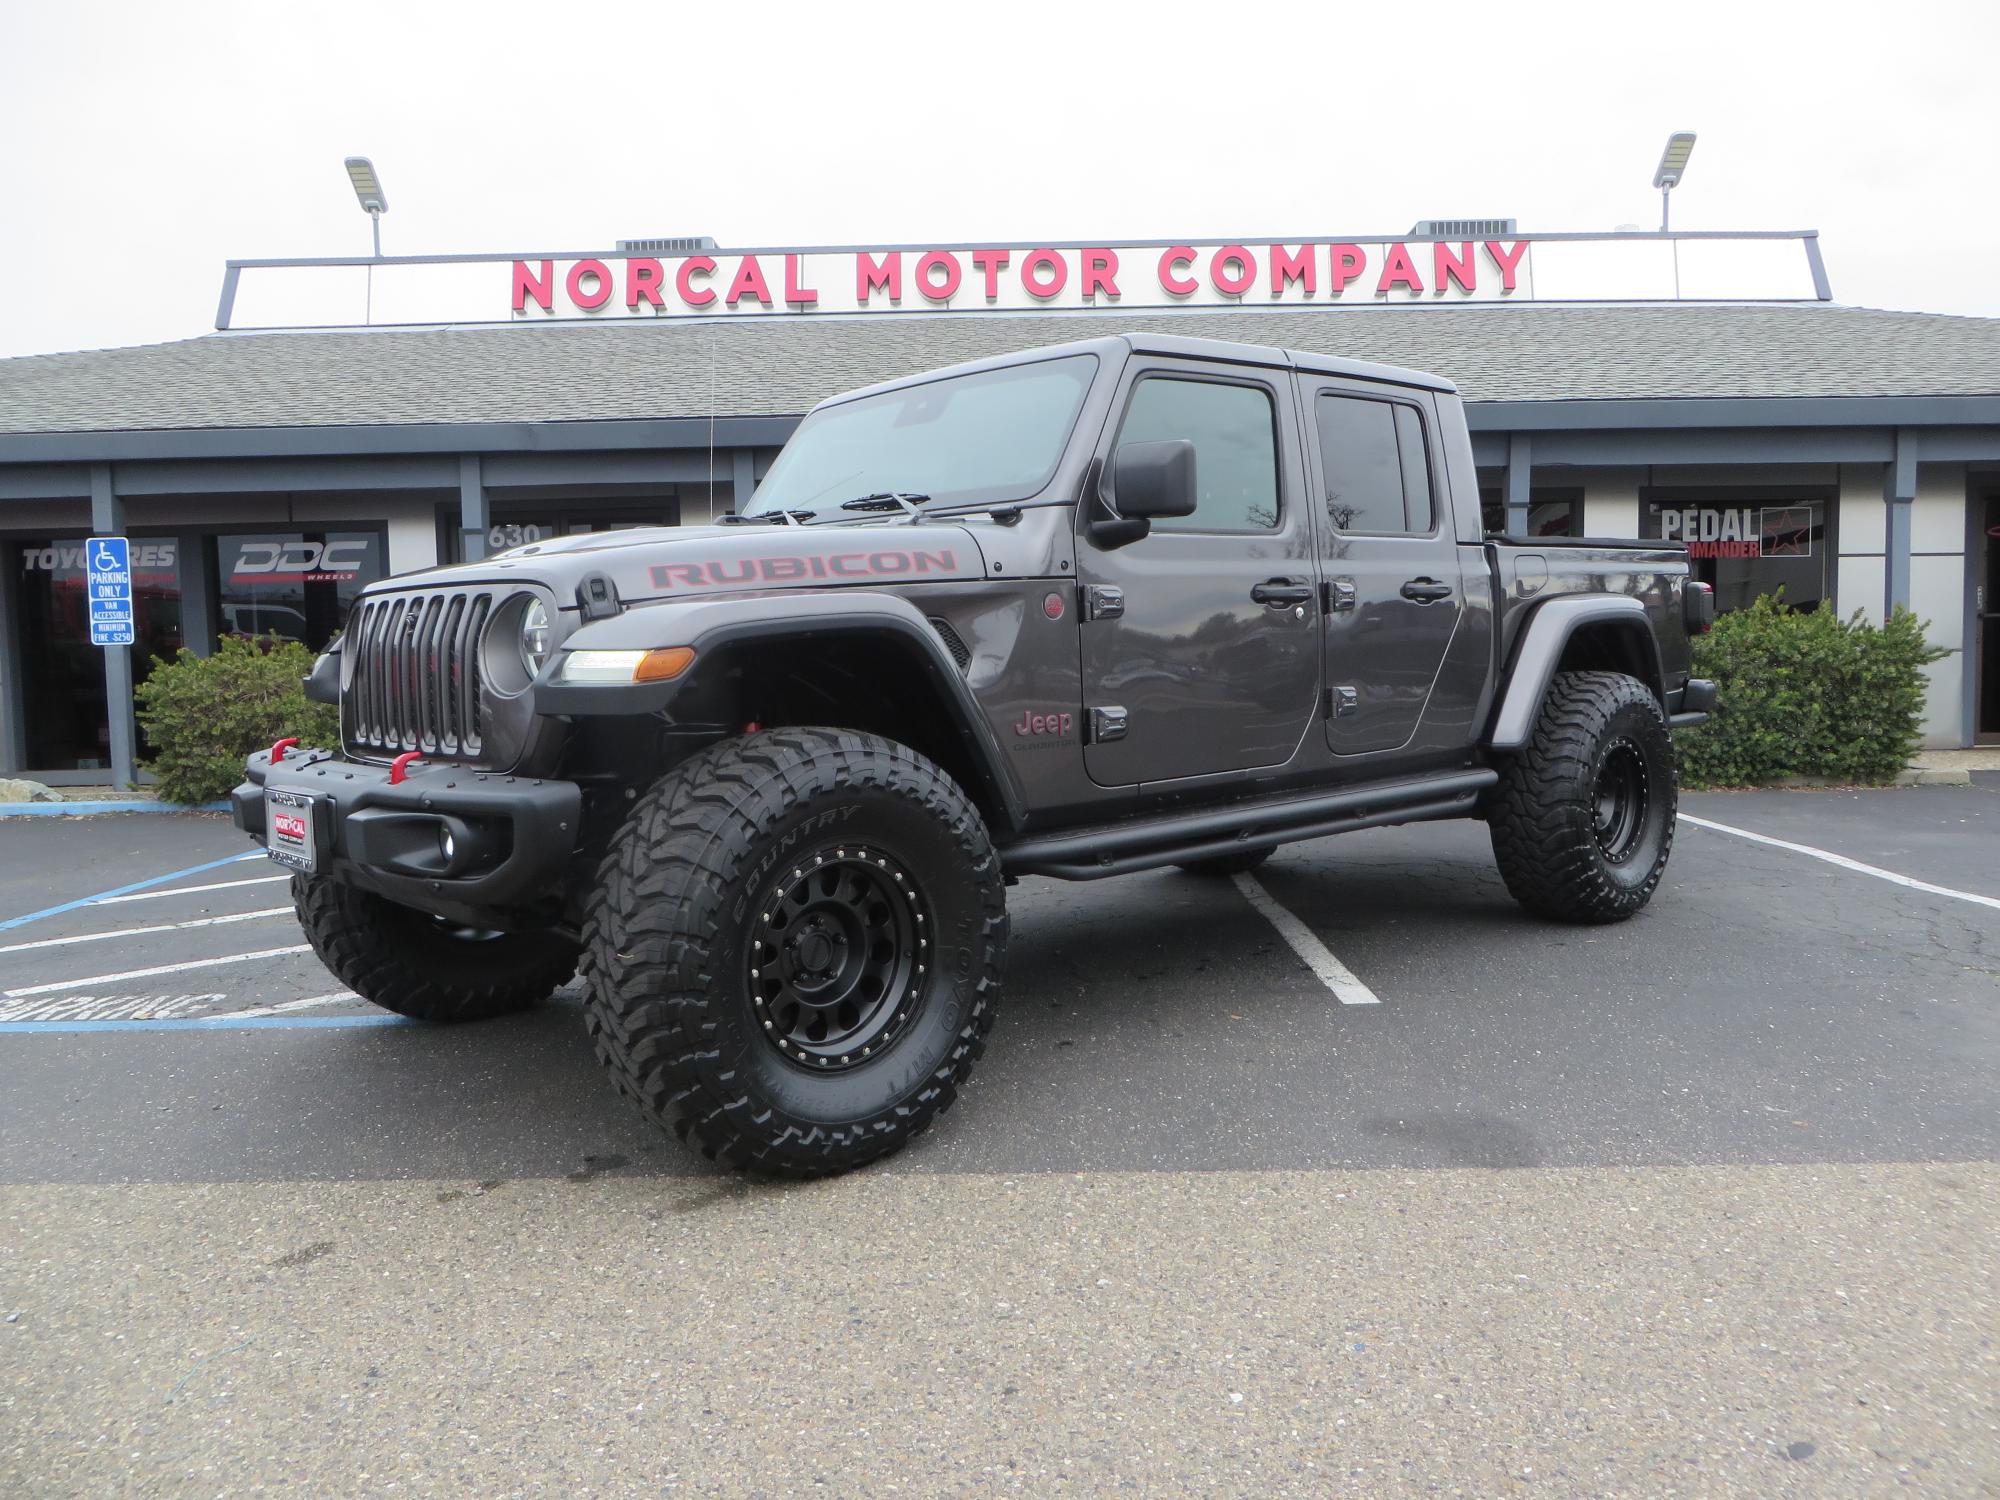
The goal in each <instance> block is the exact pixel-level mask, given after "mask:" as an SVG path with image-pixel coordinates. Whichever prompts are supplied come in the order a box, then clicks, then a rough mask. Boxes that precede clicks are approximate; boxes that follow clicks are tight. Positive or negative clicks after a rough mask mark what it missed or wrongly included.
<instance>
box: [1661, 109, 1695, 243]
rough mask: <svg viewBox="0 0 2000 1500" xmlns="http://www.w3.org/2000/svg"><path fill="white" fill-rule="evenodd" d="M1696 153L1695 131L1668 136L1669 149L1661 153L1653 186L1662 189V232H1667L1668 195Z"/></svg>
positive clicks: (1679, 132)
mask: <svg viewBox="0 0 2000 1500" xmlns="http://www.w3.org/2000/svg"><path fill="white" fill-rule="evenodd" d="M1692 155H1694V132H1693V131H1692V130H1676V131H1675V132H1674V133H1673V134H1672V135H1670V136H1668V137H1667V149H1666V150H1664V151H1662V152H1661V153H1660V165H1659V169H1658V170H1657V171H1655V172H1654V173H1653V186H1654V187H1656V188H1658V189H1659V190H1660V233H1661V234H1665V233H1666V232H1667V195H1668V194H1669V193H1671V192H1672V191H1673V190H1674V189H1675V188H1677V187H1679V186H1680V185H1681V177H1682V175H1683V174H1684V173H1686V171H1687V164H1688V158H1689V157H1690V156H1692Z"/></svg>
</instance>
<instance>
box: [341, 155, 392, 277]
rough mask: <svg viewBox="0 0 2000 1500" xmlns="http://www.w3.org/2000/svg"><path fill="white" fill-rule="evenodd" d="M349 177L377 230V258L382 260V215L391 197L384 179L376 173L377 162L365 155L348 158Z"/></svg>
mask: <svg viewBox="0 0 2000 1500" xmlns="http://www.w3.org/2000/svg"><path fill="white" fill-rule="evenodd" d="M347 178H348V181H350V182H352V183H353V184H354V196H355V197H356V198H358V199H360V200H361V207H362V210H363V212H365V213H366V214H367V215H368V222H369V225H370V226H371V227H372V228H373V229H374V231H375V258H376V259H377V260H380V259H381V258H382V215H384V214H386V213H387V212H388V211H389V197H388V194H386V193H384V192H383V191H382V179H381V178H380V177H378V176H376V175H375V163H374V162H372V161H370V160H369V159H368V158H367V157H365V156H350V157H348V158H347Z"/></svg>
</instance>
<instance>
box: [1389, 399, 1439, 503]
mask: <svg viewBox="0 0 2000 1500" xmlns="http://www.w3.org/2000/svg"><path fill="white" fill-rule="evenodd" d="M1393 410H1394V411H1395V413H1396V451H1397V452H1398V454H1400V455H1401V457H1402V460H1403V524H1404V527H1405V529H1407V530H1410V531H1429V530H1430V529H1431V522H1432V520H1433V513H1432V504H1431V456H1430V450H1429V449H1428V448H1426V447H1425V446H1424V419H1423V418H1422V417H1420V416H1418V415H1417V409H1416V408H1415V407H1414V406H1397V407H1395V408H1393Z"/></svg>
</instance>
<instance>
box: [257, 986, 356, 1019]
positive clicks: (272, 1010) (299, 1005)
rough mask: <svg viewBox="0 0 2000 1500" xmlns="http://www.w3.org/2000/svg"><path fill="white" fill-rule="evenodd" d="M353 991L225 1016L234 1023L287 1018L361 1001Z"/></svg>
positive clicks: (307, 998)
mask: <svg viewBox="0 0 2000 1500" xmlns="http://www.w3.org/2000/svg"><path fill="white" fill-rule="evenodd" d="M360 998H361V997H360V996H359V995H357V994H355V993H354V991H353V990H335V991H334V992H333V993H332V994H331V995H308V996H307V997H306V998H305V999H303V1000H287V1001H286V1002H285V1003H284V1004H282V1005H259V1006H255V1007H253V1008H252V1009H250V1010H229V1011H224V1012H223V1014H224V1015H226V1016H228V1017H229V1018H230V1019H231V1020H232V1021H241V1020H243V1019H244V1018H246V1017H248V1016H285V1015H290V1014H291V1013H292V1012H293V1011H295V1010H311V1009H312V1008H313V1007H314V1006H317V1005H334V1004H337V1003H339V1002H340V1001H342V1000H359V999H360Z"/></svg>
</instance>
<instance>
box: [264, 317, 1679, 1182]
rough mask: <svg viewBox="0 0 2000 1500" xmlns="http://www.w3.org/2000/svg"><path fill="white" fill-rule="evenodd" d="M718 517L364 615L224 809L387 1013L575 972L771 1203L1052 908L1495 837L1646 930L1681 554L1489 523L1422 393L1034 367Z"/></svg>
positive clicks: (447, 578) (894, 1139) (944, 399)
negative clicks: (1021, 920) (1357, 843)
mask: <svg viewBox="0 0 2000 1500" xmlns="http://www.w3.org/2000/svg"><path fill="white" fill-rule="evenodd" d="M724 520H725V522H726V523H727V524H723V525H716V526H702V527H681V528H667V529H660V530H646V531H625V532H619V533H616V534H615V535H593V536H579V537H569V538H564V539H562V540H558V541H551V542H541V543H536V544H533V545H530V546H524V547H517V548H515V549H513V550H512V551H509V552H505V553H503V554H501V555H499V556H497V557H493V558H489V559H486V560H485V561H481V562H472V563H466V564H464V565H462V566H458V567H449V568H440V569H437V570H435V571H432V572H426V573H419V574H414V575H409V576H405V577H400V578H394V579H390V580H387V581H386V582H383V583H381V584H377V585H375V586H373V587H371V588H369V589H368V590H367V591H366V592H365V593H364V594H363V595H362V597H361V598H360V599H359V601H357V603H356V605H355V607H354V610H353V613H352V615H351V616H350V618H349V620H348V622H347V627H346V629H345V631H344V632H343V633H342V635H341V636H340V638H339V639H338V640H337V641H336V642H335V644H334V645H333V646H332V647H330V648H329V650H328V652H327V654H326V655H324V656H322V657H321V658H320V660H319V661H318V663H317V664H316V665H315V668H314V670H313V674H312V676H311V678H310V679H308V689H309V691H310V692H311V693H312V694H313V696H315V697H316V698H321V699H324V700H327V701H335V700H337V701H338V702H339V704H340V722H341V741H342V743H341V744H340V746H339V747H337V748H334V747H326V748H312V749H300V748H298V747H297V746H296V745H295V744H293V743H292V742H290V741H280V742H279V744H278V745H276V746H274V747H272V749H271V750H270V751H268V752H264V753H260V754H258V755H255V756H253V757H251V759H250V762H249V765H248V779H247V780H246V781H245V783H244V784H243V785H242V786H240V787H239V788H237V790H236V793H235V796H234V811H235V818H236V821H237V822H238V824H239V825H240V826H241V827H243V828H244V829H245V830H246V831H247V832H249V833H250V834H251V835H252V837H254V838H256V839H257V840H258V841H260V842H261V843H263V844H264V845H265V847H266V848H267V849H268V850H269V851H270V853H271V855H272V857H273V858H274V859H277V860H279V861H280V862H282V863H283V864H285V865H287V866H288V867H290V868H291V869H292V870H293V871H295V872H296V873H295V878H294V880H293V886H292V889H293V897H294V900H295V901H296V903H297V906H298V912H299V919H300V922H301V923H302V924H303V926H304V928H305V931H306V935H307V937H308V938H309V939H310V940H311V942H312V945H313V947H314V949H315V950H316V951H317V952H318V953H319V955H320V957H321V958H323V959H324V960H325V962H326V965H327V967H328V968H329V969H331V970H332V971H333V973H334V974H335V975H336V976H337V977H338V978H339V979H340V980H341V982H342V983H344V984H347V985H349V986H351V987H352V988H353V989H354V990H355V992H356V993H358V994H360V995H361V996H363V997H364V998H366V999H368V1000H370V1001H372V1002H374V1003H376V1004H378V1005H381V1006H385V1007H387V1008H389V1009H390V1010H394V1011H398V1012H401V1013H402V1014H404V1015H409V1016H415V1017H420V1018H423V1019H426V1020H433V1021H458V1020H471V1019H476V1018H479V1017H484V1016H492V1015H497V1014H500V1013H503V1012H507V1011H512V1010H516V1009H519V1008H522V1007H525V1006H530V1005H533V1004H535V1003H537V1002H539V1001H541V1000H543V999H545V998H546V997H547V996H548V995H549V994H550V993H551V992H552V991H553V990H555V989H556V988H557V987H558V986H560V985H562V984H564V983H566V982H567V981H568V980H569V979H570V978H571V977H572V976H573V975H574V974H575V973H576V971H577V968H578V966H579V963H580V964H581V967H582V972H583V977H584V979H585V981H586V984H587V987H588V995H587V1002H586V1003H587V1016H588V1024H589V1028H590V1031H591V1034H592V1036H593V1037H594V1038H595V1042H596V1047H597V1051H598V1055H599V1057H600V1058H601V1059H602V1060H603V1062H604V1064H605V1066H606V1067H607V1068H608V1069H609V1070H610V1073H611V1076H612V1077H613V1078H614V1079H615V1080H616V1081H617V1084H618V1086H619V1087H620V1088H621V1089H622V1090H623V1091H624V1092H625V1093H626V1094H628V1095H629V1096H630V1097H631V1098H632V1099H633V1100H634V1101H635V1102H636V1103H637V1104H638V1106H639V1108H640V1109H641V1110H643V1111H644V1112H645V1113H647V1114H648V1115H650V1116H651V1117H652V1118H653V1119H655V1120H656V1121H658V1122H659V1123H660V1124H662V1125H663V1126H665V1127H667V1128H668V1129H670V1130H672V1131H674V1132H676V1133H677V1134H678V1135H680V1136H681V1137H682V1138H683V1139H684V1140H687V1141H689V1142H691V1143H692V1144H694V1145H695V1146H698V1147H699V1148H700V1149H702V1150H703V1151H705V1152H707V1153H708V1154H709V1155H710V1156H712V1157H715V1158H718V1159H720V1160H722V1161H724V1162H727V1163H729V1164H730V1165H732V1166H736V1167H741V1168H745V1169H749V1170H752V1171H757V1172H763V1173H770V1174H778V1175H790V1176H810V1175H816V1174H821V1173H826V1172H833V1171H840V1170H843V1169H846V1168H850V1167H853V1166H856V1165H859V1164H861V1163H863V1162H867V1161H869V1160H872V1159H874V1158H876V1157H879V1156H881V1155H883V1154H885V1153H887V1152H889V1151H893V1150H895V1149H896V1148H897V1147H899V1146H901V1145H902V1144H903V1143H904V1142H905V1141H907V1140H909V1139H910V1138H911V1137H912V1136H914V1135H916V1134H917V1133H918V1132H919V1131H921V1130H923V1129H924V1127H925V1126H926V1125H927V1124H929V1122H930V1121H931V1119H932V1118H933V1117H934V1116H935V1115H936V1114H937V1113H938V1112H939V1111H940V1110H942V1109H944V1108H945V1107H946V1106H947V1105H949V1104H950V1102H951V1100H952V1098H953V1096H954V1093H955V1092H956V1090H957V1088H958V1086H959V1085H960V1084H961V1083H963V1082H964V1081H965V1079H966V1077H967V1075H968V1073H969V1071H970V1069H971V1067H972V1064H973V1062H974V1060H975V1059H976V1058H977V1057H978V1055H979V1053H980V1051H981V1049H982V1047H983V1046H984V1041H985V1037H986V1034H987V1030H988V1028H989V1027H991V1025H992V1024H993V1017H994V1008H995V1005H996V1003H997V1002H998V999H999V992H1000V975H1001V961H1002V958H1003V955H1004V952H1005V948H1006V941H1007V908H1006V896H1005V887H1006V886H1007V885H1009V884H1011V883H1013V881H1014V879H1015V878H1016V877H1017V876H1020V875H1028V874H1036V875H1052V876H1057V877H1060V878H1064V879H1071V880H1093V879H1097V878H1098V877H1100V876H1108V875H1122V874H1126V873H1128V872H1131V871H1135V870H1146V869H1153V868H1157V867H1161V866H1167V865H1179V866H1181V867H1183V868H1184V869H1187V870H1190V871H1193V872H1196V873H1198V874H1228V873H1234V872H1238V871H1245V870H1249V869H1250V868H1252V867H1253V866H1255V865H1256V864H1257V863H1258V862H1259V861H1261V860H1263V859H1264V858H1265V857H1266V856H1268V855H1269V854H1270V853H1271V851H1272V850H1273V849H1275V848H1277V847H1278V846H1280V845H1282V844H1285V843H1288V842H1291V841H1293V840H1298V839H1309V838H1318V837H1320V836H1322V835H1325V834H1331V833H1340V832H1344V831H1346V830H1349V829H1356V828H1368V827H1373V826H1376V825H1380V824H1388V823H1406V822H1413V821H1416V820H1419V819H1431V818H1452V817H1466V818H1481V819H1484V820H1485V821H1486V823H1487V824H1488V826H1489V828H1490V830H1491V833H1492V841H1493V851H1494V855H1495V857H1496V859H1497V860H1498V862H1499V866H1500V871H1501V873H1502V875H1503V876H1504V877H1505V879H1506V883H1507V887H1508V889H1509V890H1510V891H1512V892H1513V894H1514V895H1515V897H1516V898H1517V899H1518V900H1519V901H1520V902H1521V904H1522V905H1524V906H1526V907H1527V908H1528V909H1529V910H1530V911H1532V912H1535V913H1537V914H1539V915H1541V916H1544V917H1549V918H1554V919H1557V920H1561V921H1571V922H1608V921H1616V920H1619V919H1622V918H1625V917H1629V916H1631V915H1632V914H1633V913H1634V912H1636V911H1638V910H1639V909H1640V908H1641V907H1642V906H1644V905H1645V904H1646V902H1647V900H1648V898H1649V897H1650V896H1651V895H1652V894H1653V890H1654V888H1655V887H1656V886H1657V885H1658V883H1659V881H1660V876H1661V872H1662V871H1663V870H1664V868H1665V866H1666V862H1667V853H1668V850H1669V848H1670V847H1671V845H1672V843H1673V834H1674V803H1675V772H1674V758H1673V747H1672V743H1671V740H1670V738H1669V735H1668V727H1669V725H1675V724H1692V723H1698V722H1700V720H1701V719H1702V718H1703V717H1704V713H1705V710H1706V709H1707V708H1708V707H1709V704H1710V702H1711V700H1712V699H1713V697H1714V688H1713V686H1712V685H1711V684H1710V683H1708V682H1704V681H1700V680H1691V679H1690V677H1689V644H1688V642H1689V635H1690V632H1691V631H1697V630H1700V629H1703V628H1706V625H1707V623H1708V622H1709V620H1710V619H1711V617H1712V611H1713V601H1712V598H1711V597H1710V595H1709V593H1708V591H1707V589H1706V588H1705V587H1704V586H1703V585H1701V584H1697V583H1691V582H1690V581H1689V579H1688V566H1687V558H1686V554H1685V552H1684V551H1683V550H1682V549H1681V548H1679V547H1676V546H1667V545H1661V544H1659V543H1656V542H1637V543H1634V542H1616V541H1588V540H1586V541H1572V540H1568V539H1557V538H1534V539H1529V538H1517V537H1505V536H1500V537H1494V536H1485V535H1483V534H1482V531H1481V526H1480V509H1479V494H1478V484H1477V478H1476V476H1475V474H1474V470H1473V457H1472V446H1471V442H1470V440H1469V439H1468V437H1467V434H1466V427H1465V417H1464V413H1463V410H1462V408H1461V406H1460V402H1459V398H1458V396H1457V394H1456V392H1455V390H1454V388H1453V387H1452V385H1451V384H1450V383H1449V382H1448V381H1445V380H1441V379H1439V378H1437V377H1435V376H1432V375H1424V374H1419V373H1417V372H1415V371H1411V370H1399V369H1391V368H1387V367H1384V366H1377V365H1369V364H1358V363H1354V362H1351V361H1346V360H1337V359H1329V358H1324V357H1322V356H1319V355H1314V354H1305V353H1295V352H1291V351H1286V350H1279V349H1268V348H1256V347H1249V346H1245V345H1237V344H1228V343H1218V342H1212V341H1208V340H1199V339H1182V338H1171V337H1158V336H1152V335H1146V336H1139V335H1133V336H1127V337H1118V338H1098V339H1092V340H1088V341H1085V342H1079V343H1070V344H1062V345H1058V346H1055V347H1052V348H1045V349H1036V350H1032V351H1029V352H1026V353H1022V354H1018V355H1014V356H1011V357H1008V358H1003V359H994V360H988V361H984V362H981V363H977V364H971V365H965V366H960V367H957V368H953V369H948V370H940V371H936V372H933V373H930V374H925V375H917V376H913V377H911V378H910V379H907V380H900V381H895V382H892V383H890V384H887V385H881V386H876V387H873V388H871V389H868V390H863V391H857V392H854V393H852V394H850V395H845V396H840V397H836V398H835V399H833V400H830V401H827V402H825V403H823V404H822V405H820V406H818V407H817V408H815V409H814V410H813V412H812V413H811V414H810V415H809V416H808V417H807V418H806V419H805V421H804V422H803V423H802V424H801V425H800V427H799V429H798V431H797V433H796V434H795V435H794V437H793V438H792V441H791V442H790V444H788V445H787V446H786V448H785V449H784V451H783V453H781V454H780V455H779V457H778V458H777V460H776V462H775V463H773V465H772V467H771V470H770V472H769V474H768V475H767V476H766V477H765V479H764V481H763V483H762V485H761V486H760V487H759V488H758V490H757V492H756V495H755V496H754V497H753V498H752V499H751V500H750V501H749V503H748V504H747V505H746V506H745V507H744V509H743V512H742V513H741V514H739V515H733V516H728V517H725V518H724Z"/></svg>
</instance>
